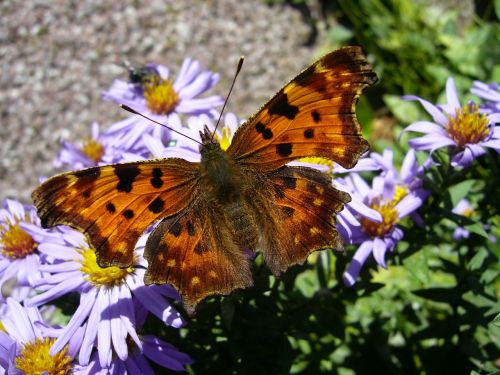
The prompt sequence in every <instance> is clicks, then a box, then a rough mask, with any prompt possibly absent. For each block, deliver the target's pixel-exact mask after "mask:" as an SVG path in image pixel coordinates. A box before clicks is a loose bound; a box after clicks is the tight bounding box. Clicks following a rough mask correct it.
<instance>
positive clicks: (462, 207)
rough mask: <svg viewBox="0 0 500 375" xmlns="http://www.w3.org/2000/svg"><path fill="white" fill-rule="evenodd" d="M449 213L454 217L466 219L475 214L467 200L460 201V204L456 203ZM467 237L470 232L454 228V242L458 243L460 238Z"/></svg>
mask: <svg viewBox="0 0 500 375" xmlns="http://www.w3.org/2000/svg"><path fill="white" fill-rule="evenodd" d="M451 212H453V213H454V214H456V215H460V216H464V217H468V218H472V217H473V216H474V214H475V213H474V209H473V208H472V206H471V204H470V203H469V201H468V200H467V199H462V200H461V201H460V202H458V203H457V205H456V206H455V207H454V208H453V210H452V211H451ZM469 236H470V232H469V231H468V230H467V229H465V228H462V227H457V228H455V231H454V232H453V239H454V240H455V241H458V240H460V239H462V238H469Z"/></svg>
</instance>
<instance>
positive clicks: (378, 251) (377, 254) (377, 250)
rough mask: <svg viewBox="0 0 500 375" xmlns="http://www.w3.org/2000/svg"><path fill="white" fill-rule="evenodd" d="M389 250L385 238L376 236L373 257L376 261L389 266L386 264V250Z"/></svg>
mask: <svg viewBox="0 0 500 375" xmlns="http://www.w3.org/2000/svg"><path fill="white" fill-rule="evenodd" d="M386 251H387V246H386V244H385V242H384V240H382V239H380V238H378V237H376V238H375V239H374V240H373V257H374V258H375V261H376V262H377V263H378V264H379V265H380V266H382V267H384V268H387V265H386V264H385V252H386Z"/></svg>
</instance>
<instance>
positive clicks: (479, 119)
mask: <svg viewBox="0 0 500 375" xmlns="http://www.w3.org/2000/svg"><path fill="white" fill-rule="evenodd" d="M446 131H447V132H448V134H449V135H450V137H451V138H452V139H453V140H454V141H455V143H456V144H457V145H458V146H460V147H464V146H465V145H466V144H470V143H479V142H481V141H482V140H484V139H485V138H486V136H488V134H489V133H490V129H489V128H488V119H487V118H486V115H485V114H481V113H479V107H478V106H477V105H476V104H472V105H464V106H463V107H462V108H460V109H457V110H456V113H455V117H451V116H449V117H448V124H447V125H446Z"/></svg>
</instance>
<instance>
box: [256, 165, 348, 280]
mask: <svg viewBox="0 0 500 375" xmlns="http://www.w3.org/2000/svg"><path fill="white" fill-rule="evenodd" d="M268 177H269V180H268V185H269V186H268V187H266V189H263V190H261V191H258V192H257V194H259V195H260V197H259V199H257V201H258V202H265V203H267V207H266V206H262V207H260V209H261V210H262V211H261V212H263V222H264V227H265V228H266V229H267V230H264V231H262V239H261V247H262V253H263V256H264V260H265V262H266V264H267V265H268V266H269V268H270V269H271V271H272V272H273V274H275V275H276V276H279V275H280V274H281V273H282V272H284V271H286V270H287V269H288V268H289V267H290V266H292V265H295V264H302V263H304V262H305V260H306V259H307V256H308V255H309V254H310V253H312V252H314V251H318V250H322V249H327V248H330V249H332V248H335V249H342V239H341V238H340V235H339V234H338V232H337V230H336V227H335V214H336V213H338V212H339V211H341V210H342V208H343V207H344V204H345V203H348V202H350V200H351V198H350V197H349V195H348V194H347V193H344V192H341V191H339V190H337V189H335V188H334V187H333V186H332V184H331V179H330V178H328V177H327V176H326V175H325V174H324V173H322V172H319V171H317V170H315V169H312V168H305V167H284V168H280V169H279V170H277V171H275V172H273V173H271V174H270V175H269V176H268ZM269 191H272V192H273V198H274V199H273V200H269V198H268V199H265V197H264V196H263V194H264V193H265V194H268V192H269ZM264 210H265V211H264Z"/></svg>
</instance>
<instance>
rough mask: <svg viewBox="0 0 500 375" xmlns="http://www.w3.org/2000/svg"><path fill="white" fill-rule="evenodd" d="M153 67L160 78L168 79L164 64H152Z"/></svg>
mask: <svg viewBox="0 0 500 375" xmlns="http://www.w3.org/2000/svg"><path fill="white" fill-rule="evenodd" d="M154 68H155V69H156V71H157V72H158V75H159V76H160V78H161V79H163V80H166V79H168V76H169V71H168V68H167V67H166V66H165V65H156V66H154Z"/></svg>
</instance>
